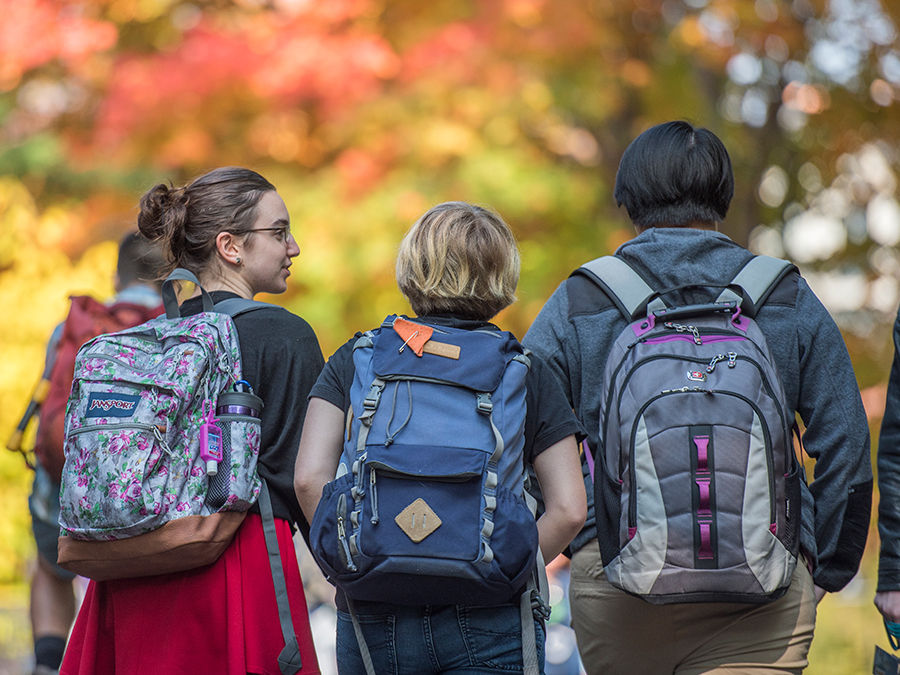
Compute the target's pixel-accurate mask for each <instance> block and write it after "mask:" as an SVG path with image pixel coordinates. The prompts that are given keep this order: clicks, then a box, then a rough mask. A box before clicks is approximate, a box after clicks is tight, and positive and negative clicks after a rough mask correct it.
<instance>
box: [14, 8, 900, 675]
mask: <svg viewBox="0 0 900 675" xmlns="http://www.w3.org/2000/svg"><path fill="white" fill-rule="evenodd" d="M898 26H900V2H898V0H663V1H662V2H658V1H656V0H429V1H428V2H422V0H197V1H195V2H185V1H182V0H80V1H77V0H76V1H70V2H67V1H64V0H0V441H5V439H6V438H7V437H8V436H9V434H10V433H11V432H12V430H13V428H14V426H15V424H16V423H17V422H18V419H19V417H20V416H21V413H22V411H23V410H24V407H25V404H26V402H27V400H28V398H29V395H30V392H31V389H32V387H33V385H34V384H35V383H36V381H37V380H38V377H39V375H40V371H41V366H42V359H43V351H44V344H45V342H46V339H47V337H48V336H49V334H50V332H51V330H52V328H53V326H54V325H55V324H56V323H57V322H58V321H60V320H62V319H63V318H64V316H65V314H66V311H67V306H68V300H67V297H68V295H70V294H82V293H91V294H94V295H96V296H98V297H107V296H109V295H111V293H112V281H111V278H112V274H113V269H114V261H115V252H116V243H115V242H116V241H117V240H118V239H119V238H120V236H121V235H122V233H123V232H125V231H126V230H128V229H130V228H133V227H134V224H135V216H136V208H135V206H136V204H137V201H138V199H139V197H140V195H141V194H142V193H143V192H144V191H145V190H146V189H147V188H149V187H151V186H152V185H153V184H155V183H158V182H161V181H172V182H173V183H175V184H178V183H180V182H183V181H185V180H188V179H190V178H191V177H193V176H195V175H198V174H199V173H201V172H203V171H205V170H208V169H210V168H214V167H216V166H220V165H230V164H239V165H244V166H248V167H251V168H254V169H256V170H258V171H260V172H261V173H263V174H264V175H265V176H267V177H268V178H269V179H270V180H272V182H274V183H275V185H276V186H277V187H278V189H279V192H280V193H281V195H282V196H283V197H284V199H285V202H286V203H287V206H288V208H289V210H290V213H291V217H292V221H293V229H294V232H295V234H296V237H297V240H298V242H299V244H300V248H301V251H302V253H301V256H300V258H298V260H297V262H296V263H295V266H294V268H293V269H294V274H293V276H292V278H291V284H290V289H289V291H288V293H286V294H285V295H282V296H278V297H276V298H266V299H267V300H270V301H273V302H277V303H279V304H282V305H284V306H285V307H287V308H289V309H290V310H292V311H294V312H296V313H298V314H300V315H302V316H304V317H305V318H306V319H307V320H308V321H309V322H310V323H311V324H312V326H313V327H314V328H315V330H316V331H317V333H318V335H319V338H320V341H321V344H322V347H323V351H325V353H326V354H329V353H331V352H332V351H333V350H334V349H336V348H337V346H338V345H340V344H341V343H342V342H343V341H344V340H345V339H346V338H347V337H349V336H350V335H351V334H352V333H353V332H354V331H356V330H359V329H364V328H367V327H371V326H372V325H375V324H376V323H378V322H380V320H381V319H382V318H383V317H384V316H385V315H386V314H388V313H391V312H397V311H405V310H406V304H405V301H404V300H403V298H402V296H400V295H399V293H398V292H397V291H396V290H395V286H394V282H393V275H392V265H393V256H394V252H395V247H396V244H397V242H398V241H399V240H400V238H401V236H402V234H403V233H404V232H405V230H406V228H407V227H408V226H409V225H410V224H411V223H412V222H413V221H414V220H415V219H416V217H417V216H419V215H420V214H421V213H422V212H423V211H425V210H426V209H427V208H428V207H429V206H431V205H433V204H436V203H438V202H441V201H445V200H449V199H463V200H468V201H473V202H477V203H481V204H487V205H490V206H492V207H493V208H495V209H497V210H498V211H499V212H500V213H501V214H502V215H503V216H504V217H505V218H506V219H507V220H508V222H509V223H510V224H511V225H512V227H513V229H514V231H515V232H516V234H517V236H518V238H519V240H520V244H521V248H522V252H523V273H522V280H521V284H520V289H519V302H518V303H517V304H516V305H514V306H513V307H511V308H510V309H508V310H506V311H505V312H504V313H503V314H502V315H501V316H500V317H499V320H498V322H499V323H500V324H501V325H502V327H504V328H508V329H511V330H513V331H514V332H515V333H516V334H518V335H520V336H521V335H523V334H524V332H525V330H526V329H527V327H528V325H529V323H530V321H531V320H532V319H533V318H534V316H535V315H536V314H537V312H538V310H539V309H540V307H541V305H542V303H543V302H544V300H545V299H546V298H547V297H548V296H549V295H550V293H551V292H552V291H553V289H554V288H555V287H556V285H557V284H558V283H559V282H560V281H561V280H562V279H564V278H565V277H566V276H567V275H568V273H569V272H570V271H571V270H572V269H573V268H575V267H577V266H578V265H579V264H580V263H581V262H583V261H584V260H587V259H590V258H592V257H595V256H597V255H601V254H606V253H610V252H612V251H614V250H615V248H616V247H617V246H618V245H619V244H621V243H622V242H624V241H626V240H627V239H628V238H630V237H631V236H632V231H631V229H630V227H629V225H628V221H627V215H626V214H625V213H624V211H622V210H619V209H617V208H616V206H615V203H614V200H613V198H612V185H613V183H614V179H615V171H616V167H617V165H618V161H619V158H620V157H621V154H622V152H623V150H624V149H625V147H626V146H627V145H628V143H629V142H630V141H631V140H632V139H633V138H634V136H636V135H637V134H638V133H640V132H641V131H643V130H644V129H645V128H647V127H648V126H651V125H653V124H656V123H659V122H663V121H668V120H671V119H687V120H690V121H692V122H694V123H696V124H699V125H701V126H705V127H707V128H710V129H711V130H713V131H714V132H715V133H716V134H717V135H719V136H720V137H721V138H722V139H723V141H724V142H725V144H726V146H727V147H728V149H729V151H730V153H731V156H732V161H733V164H734V168H735V176H736V183H737V190H736V194H735V199H734V201H733V203H732V207H731V211H730V213H729V215H728V218H727V221H726V222H725V224H724V227H723V230H724V232H725V233H726V234H728V235H729V236H730V237H732V238H733V239H734V240H735V241H737V242H739V243H741V244H744V245H747V246H749V247H750V248H751V249H753V250H755V251H757V252H760V253H766V254H770V255H776V256H782V257H787V258H790V259H791V260H793V261H794V262H795V263H797V264H798V265H799V266H800V268H801V270H802V271H803V274H804V276H805V277H806V278H807V279H808V280H809V282H810V284H811V286H812V287H813V289H814V290H815V291H816V293H817V294H818V295H819V297H820V298H821V299H822V300H823V302H824V303H825V305H826V306H827V307H828V309H829V310H830V311H831V313H832V315H833V316H834V318H835V320H836V321H837V322H838V325H839V326H840V327H841V329H842V331H843V333H844V337H845V339H846V341H847V345H848V348H849V349H850V353H851V356H852V358H853V363H854V366H855V368H856V375H857V379H858V382H859V385H860V388H861V390H862V391H863V396H864V401H865V403H866V407H867V411H868V413H869V418H870V422H871V428H872V431H873V446H872V448H873V457H874V452H875V450H876V446H877V443H876V441H877V432H878V428H879V424H880V419H881V416H882V413H883V408H884V395H885V394H884V392H885V383H886V380H887V376H888V371H889V367H890V362H891V358H892V345H891V341H890V328H891V323H892V321H893V318H894V316H895V315H896V311H897V305H898V302H900V293H898V288H900V256H898V250H897V245H898V243H900V205H898V195H897V171H898V164H900V148H898V140H900V38H898ZM30 480H31V476H30V472H29V471H28V470H27V469H26V468H25V465H24V463H23V461H22V458H21V457H20V456H17V455H15V454H13V453H10V452H6V451H3V453H2V454H0V659H4V658H5V659H7V660H10V661H15V660H16V659H21V658H24V657H23V655H25V654H27V652H28V650H29V648H30V632H29V627H28V622H27V616H26V608H27V582H26V580H27V578H28V575H29V567H30V565H31V564H32V563H33V559H34V554H35V553H34V547H33V543H32V541H31V538H30V529H29V519H28V512H27V508H26V496H27V494H28V491H29V487H30ZM877 545H878V541H877V532H876V531H875V529H874V519H873V529H872V532H871V536H870V541H869V547H868V550H867V554H866V558H865V560H864V563H863V566H862V569H861V571H860V574H859V575H858V576H857V578H856V580H854V582H852V583H851V585H850V586H849V587H848V588H847V590H845V591H844V592H842V593H840V594H837V595H834V596H829V597H828V598H827V599H826V600H825V601H824V602H823V604H822V605H821V606H820V619H819V626H818V629H817V638H816V641H815V643H814V646H813V651H812V655H811V665H810V668H809V669H808V671H807V672H808V673H811V674H812V675H825V674H840V675H848V674H856V673H868V672H871V670H872V653H873V650H874V645H875V644H876V643H877V644H880V645H881V646H883V647H885V648H887V640H886V638H885V636H884V631H883V628H882V625H881V623H880V617H879V615H878V614H877V612H876V610H875V609H874V607H873V605H872V604H871V600H872V595H873V594H874V582H875V576H876V569H877V559H876V558H877ZM9 672H11V673H12V672H16V671H12V670H11V671H9Z"/></svg>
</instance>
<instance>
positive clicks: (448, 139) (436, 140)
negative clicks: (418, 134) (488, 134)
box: [421, 119, 481, 166]
mask: <svg viewBox="0 0 900 675" xmlns="http://www.w3.org/2000/svg"><path fill="white" fill-rule="evenodd" d="M480 148H481V140H480V138H479V137H478V135H477V134H476V133H475V131H474V130H473V129H471V128H470V127H468V126H466V125H464V124H461V123H459V122H455V121H452V120H447V119H436V120H433V121H432V122H431V123H430V124H427V125H426V127H425V129H424V130H423V134H422V141H421V157H422V160H423V161H424V162H426V163H430V164H431V165H432V166H437V165H440V164H441V163H443V162H444V161H446V160H447V159H449V158H451V157H461V156H463V155H468V154H472V153H473V152H476V151H477V150H479V149H480Z"/></svg>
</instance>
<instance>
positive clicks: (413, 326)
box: [394, 318, 434, 356]
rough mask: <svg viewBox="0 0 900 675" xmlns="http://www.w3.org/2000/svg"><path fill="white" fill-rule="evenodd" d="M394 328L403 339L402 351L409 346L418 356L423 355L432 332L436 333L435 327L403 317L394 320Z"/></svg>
mask: <svg viewBox="0 0 900 675" xmlns="http://www.w3.org/2000/svg"><path fill="white" fill-rule="evenodd" d="M394 330H395V331H397V335H399V336H400V337H401V338H402V339H403V346H402V347H400V351H401V352H402V351H403V350H404V349H405V348H406V347H409V348H410V349H412V351H413V353H414V354H415V355H416V356H422V349H423V348H424V347H425V343H426V342H428V341H429V340H430V339H431V334H432V333H434V329H433V328H431V327H430V326H423V325H422V324H420V323H413V322H412V321H407V320H406V319H401V318H398V319H395V320H394Z"/></svg>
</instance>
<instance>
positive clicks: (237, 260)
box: [234, 256, 241, 265]
mask: <svg viewBox="0 0 900 675" xmlns="http://www.w3.org/2000/svg"><path fill="white" fill-rule="evenodd" d="M234 264H235V265H240V264H241V257H240V256H238V257H237V258H235V259H234Z"/></svg>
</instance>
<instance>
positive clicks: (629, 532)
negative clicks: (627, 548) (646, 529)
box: [628, 527, 637, 541]
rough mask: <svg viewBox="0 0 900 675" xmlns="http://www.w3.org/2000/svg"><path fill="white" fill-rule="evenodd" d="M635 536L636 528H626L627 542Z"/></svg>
mask: <svg viewBox="0 0 900 675" xmlns="http://www.w3.org/2000/svg"><path fill="white" fill-rule="evenodd" d="M636 534H637V528H636V527H629V528H628V540H629V541H631V540H632V539H634V535H636Z"/></svg>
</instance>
